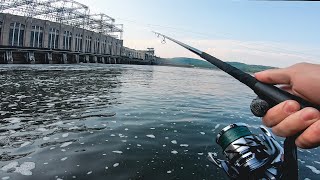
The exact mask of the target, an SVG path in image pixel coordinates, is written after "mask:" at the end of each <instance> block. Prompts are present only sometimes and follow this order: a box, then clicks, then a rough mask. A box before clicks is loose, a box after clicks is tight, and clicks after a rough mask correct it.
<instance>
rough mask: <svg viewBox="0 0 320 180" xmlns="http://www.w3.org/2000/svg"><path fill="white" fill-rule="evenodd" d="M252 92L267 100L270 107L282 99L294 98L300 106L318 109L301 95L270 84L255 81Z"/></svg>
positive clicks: (319, 107) (318, 108)
mask: <svg viewBox="0 0 320 180" xmlns="http://www.w3.org/2000/svg"><path fill="white" fill-rule="evenodd" d="M254 92H255V93H256V94H257V95H258V96H259V97H260V98H261V99H263V100H265V101H267V102H268V103H269V105H270V107H273V106H275V105H277V104H279V103H281V102H283V101H287V100H295V101H297V102H298V103H299V104H300V108H301V109H303V108H305V107H313V108H315V109H317V110H319V111H320V106H319V105H316V104H312V103H311V102H309V101H306V100H305V99H302V98H301V97H298V96H295V95H293V94H290V93H288V92H286V91H284V90H282V89H279V88H277V87H275V86H273V85H270V84H264V83H262V82H257V83H256V84H255V87H254Z"/></svg>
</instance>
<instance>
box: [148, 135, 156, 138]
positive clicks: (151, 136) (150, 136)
mask: <svg viewBox="0 0 320 180" xmlns="http://www.w3.org/2000/svg"><path fill="white" fill-rule="evenodd" d="M147 137H148V138H152V139H154V138H156V136H154V135H153V134H148V135H147Z"/></svg>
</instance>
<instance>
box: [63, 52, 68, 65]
mask: <svg viewBox="0 0 320 180" xmlns="http://www.w3.org/2000/svg"><path fill="white" fill-rule="evenodd" d="M62 61H63V64H68V55H67V54H62Z"/></svg>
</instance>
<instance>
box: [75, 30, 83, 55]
mask: <svg viewBox="0 0 320 180" xmlns="http://www.w3.org/2000/svg"><path fill="white" fill-rule="evenodd" d="M82 39H83V36H82V34H76V44H75V46H76V47H75V50H76V51H77V52H82V41H83V40H82Z"/></svg>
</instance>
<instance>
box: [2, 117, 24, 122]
mask: <svg viewBox="0 0 320 180" xmlns="http://www.w3.org/2000/svg"><path fill="white" fill-rule="evenodd" d="M3 121H7V122H10V123H19V122H21V119H20V118H15V117H13V118H5V119H3Z"/></svg>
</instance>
